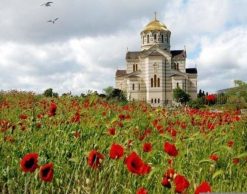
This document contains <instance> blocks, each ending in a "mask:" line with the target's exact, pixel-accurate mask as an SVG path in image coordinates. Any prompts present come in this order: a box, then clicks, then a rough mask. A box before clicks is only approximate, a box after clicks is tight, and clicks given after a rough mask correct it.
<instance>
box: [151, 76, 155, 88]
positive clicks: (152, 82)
mask: <svg viewBox="0 0 247 194" xmlns="http://www.w3.org/2000/svg"><path fill="white" fill-rule="evenodd" d="M152 87H154V80H153V78H151V88H152Z"/></svg>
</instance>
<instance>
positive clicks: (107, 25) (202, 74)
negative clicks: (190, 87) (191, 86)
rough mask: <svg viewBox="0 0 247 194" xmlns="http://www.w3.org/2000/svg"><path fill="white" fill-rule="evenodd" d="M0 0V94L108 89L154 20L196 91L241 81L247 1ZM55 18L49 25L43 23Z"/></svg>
mask: <svg viewBox="0 0 247 194" xmlns="http://www.w3.org/2000/svg"><path fill="white" fill-rule="evenodd" d="M42 3H44V2H43V1H42V0H24V1H20V0H0V90H11V89H18V90H28V91H29V90H32V91H35V92H43V91H44V90H45V89H47V88H50V87H51V88H53V89H54V90H55V91H56V92H59V93H60V94H61V93H63V92H69V91H71V92H72V93H74V94H80V93H81V92H84V93H85V92H86V91H87V90H89V89H90V90H97V91H99V92H102V89H103V88H105V87H107V86H114V76H115V71H116V69H117V68H118V69H121V68H125V54H126V50H127V48H128V50H130V51H137V50H140V31H141V30H142V29H143V27H144V26H145V25H146V24H147V23H148V22H149V21H150V20H152V19H153V17H154V14H153V13H154V11H157V13H158V19H159V20H160V21H161V22H163V23H165V24H166V26H167V27H168V28H169V29H170V30H171V32H172V35H171V49H183V48H184V45H186V49H187V54H188V58H187V67H195V66H196V67H197V68H198V72H199V74H198V89H200V88H201V89H203V90H206V91H209V92H214V91H216V90H218V89H222V88H227V87H231V86H233V80H235V79H239V80H243V81H247V11H246V7H247V1H246V0H234V1H233V0H203V1H201V0H172V1H164V0H152V1H150V0H132V1H129V0H117V1H116V0H94V1H93V0H54V4H52V6H51V7H44V6H40V5H41V4H42ZM56 17H59V20H58V21H57V22H56V23H55V24H52V23H48V22H47V21H48V20H50V19H54V18H56Z"/></svg>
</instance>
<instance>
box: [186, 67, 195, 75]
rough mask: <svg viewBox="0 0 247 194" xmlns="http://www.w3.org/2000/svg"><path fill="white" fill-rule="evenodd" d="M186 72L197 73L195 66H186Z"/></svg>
mask: <svg viewBox="0 0 247 194" xmlns="http://www.w3.org/2000/svg"><path fill="white" fill-rule="evenodd" d="M186 73H191V74H197V69H196V68H186Z"/></svg>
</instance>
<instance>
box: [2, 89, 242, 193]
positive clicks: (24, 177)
mask: <svg viewBox="0 0 247 194" xmlns="http://www.w3.org/2000/svg"><path fill="white" fill-rule="evenodd" d="M50 100H51V99H46V98H42V97H40V96H35V95H32V94H26V93H7V94H5V95H3V97H1V102H0V104H3V102H4V101H7V102H8V104H9V108H3V107H2V108H0V120H8V121H9V122H10V123H11V125H15V129H14V130H12V128H9V129H7V130H6V131H4V132H3V131H2V132H0V191H2V193H13V194H16V193H93V194H94V193H102V194H103V193H117V194H118V193H135V192H136V190H137V189H138V188H139V187H145V188H146V189H148V191H149V193H154V194H156V193H174V185H173V184H172V185H173V186H172V188H171V189H167V188H165V187H163V186H162V184H161V181H162V177H163V175H164V173H165V172H166V170H167V169H168V168H169V164H168V162H167V160H168V159H170V158H171V157H169V156H168V154H166V153H165V152H164V149H163V145H164V143H165V142H166V141H170V142H173V143H175V145H176V147H177V148H178V149H179V154H178V156H177V157H175V158H174V161H173V168H174V169H175V171H176V172H177V173H178V174H181V175H183V176H185V177H186V178H187V179H188V181H189V182H190V187H189V188H188V190H187V192H188V193H193V192H194V189H195V187H196V186H198V185H199V184H200V183H201V182H202V181H204V180H206V181H208V182H209V183H210V185H211V187H212V191H214V192H219V191H224V192H233V191H236V192H244V191H247V184H246V182H247V154H246V153H247V141H246V140H247V121H246V120H243V119H242V120H240V121H238V122H229V123H224V124H222V125H220V126H219V125H217V124H216V123H218V121H219V118H220V117H222V115H216V116H215V117H214V115H206V113H205V111H204V112H203V113H204V114H203V113H201V114H195V115H194V116H193V117H194V118H195V121H196V122H201V124H200V125H196V126H193V125H192V124H191V117H192V116H191V115H189V113H187V112H185V111H184V110H182V109H181V110H179V111H176V112H166V111H165V110H164V111H163V110H162V109H156V110H153V109H152V108H151V107H149V106H147V105H145V104H141V103H131V104H128V106H129V109H130V110H123V108H122V106H121V105H119V104H117V103H112V104H107V103H106V102H104V101H102V100H100V99H97V98H93V99H92V98H91V99H90V100H89V107H88V108H85V106H84V102H85V99H72V98H60V99H55V101H56V103H57V106H58V107H57V114H56V116H54V117H49V116H48V115H47V112H48V111H49V103H50ZM42 101H46V102H47V106H46V107H43V105H42V103H41V102H42ZM72 101H73V102H74V105H72V104H73V103H72ZM75 101H76V103H75ZM75 104H77V105H75ZM144 108H146V111H143V109H144ZM77 110H79V111H80V115H81V121H80V123H71V118H72V116H73V115H74V114H75V113H76V111H77ZM103 112H106V116H102V113H103ZM39 113H44V114H45V116H44V118H42V119H38V118H37V115H38V114H39ZM20 114H27V115H28V119H27V120H25V121H22V120H20V119H19V115H20ZM119 114H124V115H130V117H131V118H130V119H126V120H123V121H121V122H122V123H123V127H119V126H117V123H118V122H119V121H120V120H119V118H118V115H119ZM229 117H231V118H232V117H235V116H234V115H233V113H231V114H230V115H229ZM155 119H160V121H159V123H160V125H162V126H163V127H164V129H166V128H167V126H168V124H169V123H171V122H173V123H174V125H173V126H172V127H173V128H174V129H175V130H176V131H177V136H176V137H172V136H171V135H170V134H169V133H168V132H167V131H165V133H164V134H159V132H158V130H157V129H155V127H154V126H153V124H152V122H153V121H154V120H155ZM204 120H205V122H206V121H207V122H208V121H210V122H211V123H213V124H214V125H215V129H213V130H212V131H210V130H208V129H207V125H206V124H205V123H203V121H204ZM178 121H180V122H185V123H186V129H183V128H181V127H180V125H179V124H176V122H178ZM20 122H22V123H23V125H25V127H26V128H25V130H24V131H22V130H21V126H20ZM36 123H41V124H42V126H41V128H37V127H36ZM114 126H115V128H116V135H114V136H110V135H109V134H108V132H107V130H108V128H110V127H114ZM202 127H205V130H206V131H205V132H202ZM147 128H151V129H152V133H151V134H150V135H149V136H147V137H146V138H145V139H144V140H142V141H141V140H139V138H138V137H139V135H140V134H141V133H142V132H143V131H144V130H145V129H147ZM75 131H79V132H80V137H79V138H75V137H74V133H75ZM6 136H11V137H13V138H14V142H7V141H4V137H6ZM129 140H132V141H133V142H132V146H131V147H128V141H129ZM229 140H233V141H234V145H233V147H232V148H230V147H228V146H227V142H228V141H229ZM144 142H151V143H152V145H153V149H152V152H150V153H145V152H143V151H142V145H143V143H144ZM112 143H118V144H121V145H123V146H124V148H125V154H124V156H127V155H128V154H129V153H130V152H132V151H136V152H137V153H138V155H139V156H141V158H142V159H143V161H144V162H145V163H149V164H150V165H151V167H152V170H151V172H150V173H149V174H147V175H144V176H139V175H134V174H132V173H130V172H129V171H128V169H127V168H126V165H125V164H124V158H121V159H119V160H112V159H110V158H109V149H110V146H111V144H112ZM92 149H97V150H98V151H99V152H101V153H102V154H104V156H105V159H104V160H103V161H102V165H101V167H100V168H99V169H96V170H95V169H92V168H90V167H89V166H88V164H87V156H88V153H89V152H90V151H91V150H92ZM30 152H37V153H38V154H39V159H38V160H39V162H38V163H39V165H43V164H46V163H48V162H52V163H53V164H54V178H53V181H52V182H50V183H44V182H42V181H41V180H40V178H39V174H38V173H39V170H38V169H37V170H36V171H35V172H34V173H24V172H22V171H21V168H20V160H21V158H22V157H23V156H24V155H25V154H27V153H30ZM212 153H215V154H217V155H219V160H218V161H217V162H215V161H212V160H210V159H209V156H210V155H211V154H212ZM235 157H239V158H240V163H239V164H237V165H236V164H233V162H232V159H233V158H235Z"/></svg>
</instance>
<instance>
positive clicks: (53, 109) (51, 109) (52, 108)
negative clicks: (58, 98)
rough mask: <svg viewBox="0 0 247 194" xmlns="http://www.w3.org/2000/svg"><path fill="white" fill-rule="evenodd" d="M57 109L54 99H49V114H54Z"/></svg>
mask: <svg viewBox="0 0 247 194" xmlns="http://www.w3.org/2000/svg"><path fill="white" fill-rule="evenodd" d="M56 111H57V105H56V103H55V102H54V101H51V104H50V109H49V116H55V115H56Z"/></svg>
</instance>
